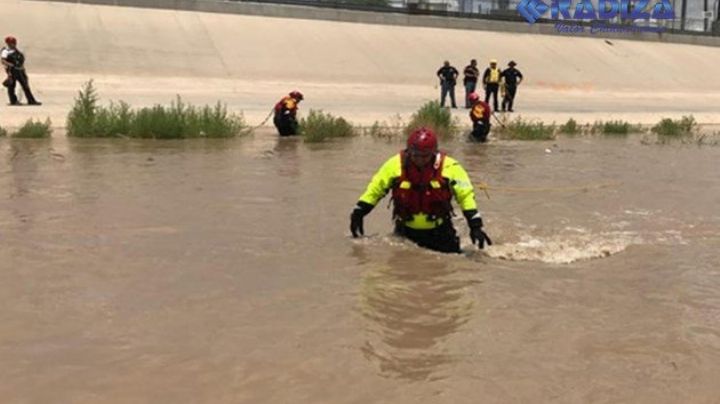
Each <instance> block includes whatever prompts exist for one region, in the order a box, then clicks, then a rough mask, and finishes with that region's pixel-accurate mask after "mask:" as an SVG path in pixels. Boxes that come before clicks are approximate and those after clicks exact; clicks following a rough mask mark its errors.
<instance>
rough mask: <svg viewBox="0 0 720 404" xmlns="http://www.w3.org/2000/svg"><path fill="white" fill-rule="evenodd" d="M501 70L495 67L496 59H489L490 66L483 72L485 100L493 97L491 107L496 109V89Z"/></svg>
mask: <svg viewBox="0 0 720 404" xmlns="http://www.w3.org/2000/svg"><path fill="white" fill-rule="evenodd" d="M501 73H502V71H500V69H498V67H497V60H495V59H491V60H490V67H488V68H487V69H485V72H484V73H483V87H485V102H488V101H490V96H491V95H492V97H493V109H494V110H495V111H497V109H498V89H499V88H500V74H501Z"/></svg>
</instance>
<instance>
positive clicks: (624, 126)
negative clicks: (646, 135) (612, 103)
mask: <svg viewBox="0 0 720 404" xmlns="http://www.w3.org/2000/svg"><path fill="white" fill-rule="evenodd" d="M591 132H592V133H600V134H603V135H616V136H625V135H628V134H629V133H631V132H642V127H641V126H640V125H631V124H630V123H628V122H625V121H621V120H617V121H607V122H603V121H597V122H595V123H594V124H593V126H592V129H591Z"/></svg>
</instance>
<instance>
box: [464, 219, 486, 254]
mask: <svg viewBox="0 0 720 404" xmlns="http://www.w3.org/2000/svg"><path fill="white" fill-rule="evenodd" d="M463 214H464V215H465V219H467V223H468V227H470V240H471V241H472V243H473V244H477V246H478V248H479V249H481V250H482V249H483V248H484V247H485V243H487V245H492V240H490V237H488V235H487V234H486V233H485V232H484V231H483V229H482V228H483V221H482V217H480V214H479V213H478V212H477V211H475V210H469V211H465V212H463Z"/></svg>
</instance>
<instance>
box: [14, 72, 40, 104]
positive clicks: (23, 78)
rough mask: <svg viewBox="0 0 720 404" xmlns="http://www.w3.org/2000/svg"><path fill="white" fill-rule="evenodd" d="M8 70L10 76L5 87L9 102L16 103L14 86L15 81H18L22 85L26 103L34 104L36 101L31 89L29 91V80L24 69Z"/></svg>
mask: <svg viewBox="0 0 720 404" xmlns="http://www.w3.org/2000/svg"><path fill="white" fill-rule="evenodd" d="M9 72H10V76H11V77H12V80H10V85H9V86H8V88H7V92H8V97H9V98H10V104H18V98H17V95H16V94H15V87H16V85H17V83H20V87H22V89H23V92H24V93H25V98H26V99H27V102H28V104H35V103H36V102H37V101H36V100H35V97H33V94H32V91H30V82H29V81H28V77H27V74H25V70H24V69H20V70H19V69H10V71H9Z"/></svg>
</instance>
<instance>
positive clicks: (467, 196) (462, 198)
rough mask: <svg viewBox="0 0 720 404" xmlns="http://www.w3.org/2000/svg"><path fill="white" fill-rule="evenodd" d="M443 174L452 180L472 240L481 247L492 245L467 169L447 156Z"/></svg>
mask: <svg viewBox="0 0 720 404" xmlns="http://www.w3.org/2000/svg"><path fill="white" fill-rule="evenodd" d="M443 176H445V177H447V178H448V179H449V180H450V184H451V186H452V190H453V193H454V194H455V200H456V201H457V203H458V205H460V209H462V211H463V216H465V220H467V223H468V227H469V228H470V240H472V243H473V244H477V245H478V248H480V249H482V248H483V247H485V243H487V244H488V245H492V240H490V237H488V235H487V234H485V232H484V231H483V221H482V217H481V216H480V213H479V212H478V210H477V203H476V202H475V188H474V187H473V185H472V182H471V181H470V177H469V176H468V174H467V172H466V171H465V169H464V168H463V167H462V166H461V165H460V163H458V162H457V161H456V160H454V159H452V158H448V157H446V158H445V166H444V167H443Z"/></svg>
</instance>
